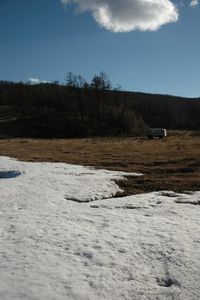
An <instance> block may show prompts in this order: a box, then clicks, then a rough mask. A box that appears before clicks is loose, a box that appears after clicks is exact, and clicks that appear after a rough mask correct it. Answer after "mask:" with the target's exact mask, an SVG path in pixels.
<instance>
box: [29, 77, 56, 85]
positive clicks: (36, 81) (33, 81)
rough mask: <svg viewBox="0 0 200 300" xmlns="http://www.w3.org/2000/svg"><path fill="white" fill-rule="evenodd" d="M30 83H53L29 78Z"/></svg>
mask: <svg viewBox="0 0 200 300" xmlns="http://www.w3.org/2000/svg"><path fill="white" fill-rule="evenodd" d="M28 83H29V84H40V83H51V81H46V80H40V79H39V78H29V79H28Z"/></svg>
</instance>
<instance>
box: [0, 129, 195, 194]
mask: <svg viewBox="0 0 200 300" xmlns="http://www.w3.org/2000/svg"><path fill="white" fill-rule="evenodd" d="M0 155H3V156H10V157H14V158H17V159H20V160H25V161H35V162H36V161H38V162H41V161H50V162H66V163H73V164H81V165H87V166H95V167H97V168H106V169H110V170H117V171H126V172H140V173H143V174H144V176H142V177H131V176H130V177H128V178H127V179H128V180H126V181H119V185H120V186H121V187H122V189H124V195H132V194H137V193H143V192H151V191H160V190H173V191H175V192H183V191H196V190H200V135H198V134H194V133H193V132H186V131H174V132H169V136H168V137H167V138H166V139H163V140H159V139H153V140H148V139H146V138H130V137H129V138H87V139H49V140H47V139H1V140H0Z"/></svg>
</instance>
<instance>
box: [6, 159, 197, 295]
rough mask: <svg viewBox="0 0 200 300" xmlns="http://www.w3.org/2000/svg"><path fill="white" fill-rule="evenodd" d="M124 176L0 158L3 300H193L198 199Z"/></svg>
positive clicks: (64, 165)
mask: <svg viewBox="0 0 200 300" xmlns="http://www.w3.org/2000/svg"><path fill="white" fill-rule="evenodd" d="M124 175H126V173H120V172H111V171H106V170H95V169H93V168H86V167H82V166H75V165H67V164H59V163H27V162H19V161H16V160H13V159H10V158H7V157H0V257H1V261H0V299H2V300H12V299H20V300H21V299H28V300H29V299H31V300H33V299H34V300H36V299H42V300H43V299H44V300H46V299H50V300H56V299H69V300H71V299H76V300H96V299H98V300H100V299H107V300H117V299H130V300H132V299H133V300H134V299H152V300H154V299H161V300H162V299H180V300H185V299H188V300H190V299H192V300H193V299H199V298H200V193H198V192H196V193H187V194H175V193H173V192H167V191H163V192H156V193H150V194H143V195H136V196H129V197H124V198H112V197H113V196H114V195H115V193H116V192H119V191H120V190H119V187H118V186H117V185H116V184H115V183H114V181H113V180H116V179H120V178H122V177H123V176H124ZM133 175H135V176H137V175H139V174H133ZM102 199H103V200H102Z"/></svg>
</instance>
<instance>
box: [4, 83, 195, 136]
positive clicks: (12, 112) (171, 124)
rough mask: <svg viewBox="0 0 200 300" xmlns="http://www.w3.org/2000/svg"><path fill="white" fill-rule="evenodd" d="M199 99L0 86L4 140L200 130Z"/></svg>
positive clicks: (86, 89)
mask: <svg viewBox="0 0 200 300" xmlns="http://www.w3.org/2000/svg"><path fill="white" fill-rule="evenodd" d="M199 115H200V98H197V99H188V98H181V97H174V96H169V95H153V94H145V93H136V92H124V91H116V90H106V89H103V88H101V89H99V88H95V87H93V88H92V87H82V88H77V87H71V86H61V85H58V84H38V85H28V84H23V83H10V82H0V124H1V127H0V135H1V137H4V136H15V137H16V136H19V137H56V138H57V137H59V138H61V137H88V136H137V135H144V134H145V131H146V130H147V128H148V127H165V128H167V129H173V130H176V129H181V130H200V119H199Z"/></svg>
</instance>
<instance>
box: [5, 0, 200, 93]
mask: <svg viewBox="0 0 200 300" xmlns="http://www.w3.org/2000/svg"><path fill="white" fill-rule="evenodd" d="M84 1H85V0H82V2H81V1H80V0H73V1H72V2H73V3H71V4H70V3H67V2H69V0H65V2H66V4H65V5H63V3H61V0H0V28H1V31H0V80H12V81H27V80H28V79H29V78H39V79H40V80H47V81H50V80H59V81H60V82H63V81H64V77H65V74H66V73H67V72H69V71H72V72H73V73H75V74H81V75H83V76H84V77H85V78H86V79H87V80H91V78H92V76H93V75H94V74H96V73H99V72H100V71H104V72H106V74H107V75H108V76H109V78H110V79H111V81H112V83H113V84H114V85H117V84H120V85H121V86H122V88H123V89H126V90H131V91H143V92H151V93H162V94H173V95H181V96H186V97H199V96H200V6H199V4H198V1H197V0H194V1H193V4H194V5H193V6H191V5H190V4H191V2H190V1H182V2H180V1H179V2H178V1H176V2H172V1H171V2H170V1H169V0H164V2H166V6H164V7H160V6H159V7H157V6H156V5H154V6H152V12H151V13H152V16H151V15H150V13H149V11H150V10H149V8H146V7H145V6H143V7H140V3H141V2H144V3H145V1H146V0H139V1H141V2H138V0H94V1H93V0H88V1H85V2H86V3H87V6H86V5H85V6H84V7H83V3H84ZM162 1H163V0H162ZM106 2H107V3H108V5H107V6H105V7H109V9H110V10H108V11H105V10H103V15H102V14H101V15H100V12H102V9H101V8H102V5H105V3H106ZM137 2H138V3H139V4H138V3H137ZM151 2H152V3H153V2H154V3H156V2H157V3H158V2H159V1H158V0H151ZM80 3H81V4H80ZM88 3H89V4H88ZM102 3H103V4H102ZM122 3H123V7H122ZM126 4H127V9H126V6H125V5H126ZM169 4H170V5H171V6H170V5H169ZM172 5H173V7H172ZM174 5H175V6H174ZM172 8H173V9H172ZM77 9H79V12H77ZM75 10H76V11H75ZM80 10H81V12H80ZM129 12H130V13H129ZM104 14H105V15H104ZM106 14H107V15H106ZM159 22H161V24H159ZM162 24H163V25H162ZM160 25H162V26H160ZM153 26H154V27H156V26H157V27H158V28H157V30H153V31H152V29H155V28H153ZM141 29H142V31H141ZM149 29H150V30H149ZM114 31H115V32H114ZM120 31H123V32H120Z"/></svg>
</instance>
